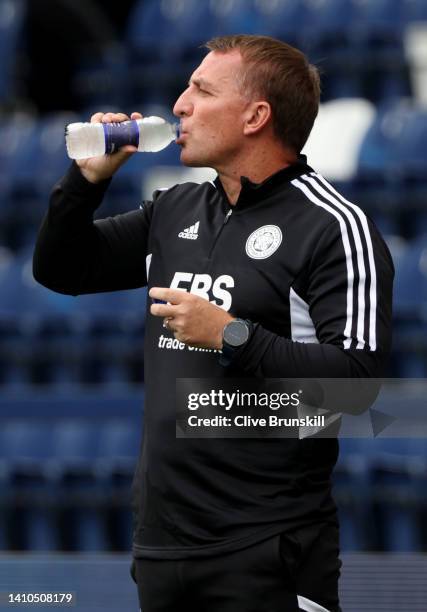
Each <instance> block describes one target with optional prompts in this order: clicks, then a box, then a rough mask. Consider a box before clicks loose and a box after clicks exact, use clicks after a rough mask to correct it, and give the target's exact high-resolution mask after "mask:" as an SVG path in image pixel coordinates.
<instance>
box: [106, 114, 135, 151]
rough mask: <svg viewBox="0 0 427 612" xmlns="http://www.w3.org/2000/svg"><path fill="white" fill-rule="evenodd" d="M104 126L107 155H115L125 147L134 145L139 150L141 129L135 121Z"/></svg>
mask: <svg viewBox="0 0 427 612" xmlns="http://www.w3.org/2000/svg"><path fill="white" fill-rule="evenodd" d="M102 125H103V127H104V137H105V152H106V153H107V155H110V154H111V153H115V152H116V151H118V150H119V149H120V148H121V147H124V146H125V145H133V146H134V147H137V148H138V145H139V129H138V123H137V122H136V121H135V120H133V121H123V123H103V124H102Z"/></svg>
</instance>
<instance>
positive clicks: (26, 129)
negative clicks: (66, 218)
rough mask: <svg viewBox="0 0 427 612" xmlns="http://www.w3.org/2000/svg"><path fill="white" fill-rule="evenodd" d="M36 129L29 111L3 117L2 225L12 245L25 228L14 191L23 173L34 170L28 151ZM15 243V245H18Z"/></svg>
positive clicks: (0, 141) (0, 149) (0, 152)
mask: <svg viewBox="0 0 427 612" xmlns="http://www.w3.org/2000/svg"><path fill="white" fill-rule="evenodd" d="M36 133H37V123H36V121H35V119H34V117H33V116H31V115H29V114H27V113H15V114H12V115H9V116H8V117H7V118H3V119H1V120H0V189H1V193H2V197H1V200H0V225H1V227H2V233H3V235H4V240H5V242H6V244H9V245H10V243H11V242H14V238H15V235H16V234H17V233H18V232H20V231H22V215H21V214H20V210H19V206H18V205H17V202H16V201H15V199H14V191H15V188H17V187H18V185H19V181H20V179H21V178H22V175H24V174H25V173H26V174H27V176H28V174H29V173H30V172H31V163H30V162H29V156H28V155H29V154H28V151H29V150H31V149H32V148H33V146H34V142H35V141H36ZM31 161H34V160H31ZM34 199H35V198H34ZM11 234H12V235H11ZM18 237H19V236H16V238H18ZM12 246H13V247H14V248H15V246H16V245H15V244H12Z"/></svg>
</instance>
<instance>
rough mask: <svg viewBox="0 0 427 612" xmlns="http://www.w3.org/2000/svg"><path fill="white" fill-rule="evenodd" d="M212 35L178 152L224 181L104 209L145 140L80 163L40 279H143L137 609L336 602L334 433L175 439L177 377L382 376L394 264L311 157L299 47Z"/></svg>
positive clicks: (308, 69)
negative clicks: (123, 209) (116, 211)
mask: <svg viewBox="0 0 427 612" xmlns="http://www.w3.org/2000/svg"><path fill="white" fill-rule="evenodd" d="M207 48H208V49H209V50H210V52H209V53H208V55H207V56H206V57H205V59H204V60H203V61H202V63H201V64H200V66H199V67H198V68H197V69H196V70H195V72H194V73H193V74H192V76H191V78H190V81H189V84H188V87H187V89H186V90H185V91H184V92H183V93H182V95H181V96H180V98H179V99H178V101H177V102H176V104H175V107H174V113H175V115H177V116H178V117H180V119H181V128H182V129H181V135H180V137H179V139H178V141H177V142H178V144H179V145H180V147H181V161H182V163H183V164H185V165H188V166H210V167H213V168H215V169H216V170H217V172H218V178H217V179H216V180H215V182H214V183H204V184H202V185H196V184H193V183H186V184H182V185H176V186H175V187H173V188H171V189H168V190H163V191H158V192H156V193H155V194H154V198H153V201H150V202H145V205H144V207H143V209H142V210H139V211H135V212H130V213H128V214H126V215H121V216H117V217H114V218H112V219H111V218H110V219H104V220H100V221H97V222H95V223H94V222H93V221H92V214H93V212H94V210H95V209H96V208H97V207H98V206H99V205H100V203H101V201H102V197H103V194H104V192H105V190H106V189H107V187H108V182H109V179H110V177H111V176H112V175H113V174H114V173H115V172H116V170H117V169H118V168H119V166H120V165H121V164H122V163H124V162H125V161H126V159H127V158H128V157H129V155H132V154H133V153H134V151H135V149H134V148H132V147H125V148H123V149H122V150H121V151H120V152H118V153H116V154H114V155H112V156H104V157H100V158H93V159H88V160H82V161H80V162H78V165H73V167H72V168H71V169H70V171H69V172H68V174H67V175H66V176H65V178H63V179H62V181H60V182H59V183H58V184H57V185H56V187H55V189H54V191H53V195H52V199H51V204H50V209H49V212H48V214H47V216H46V218H45V220H44V222H43V226H42V228H41V230H40V234H39V238H38V242H37V246H36V252H35V257H34V275H35V277H36V279H37V280H38V281H39V282H41V283H43V284H44V285H46V286H48V287H50V288H51V289H53V290H55V291H60V292H64V293H70V294H75V295H77V294H81V293H88V292H97V291H112V290H119V289H126V288H135V287H141V286H144V285H148V287H149V295H150V296H151V298H152V303H151V305H150V306H149V307H148V312H147V320H146V337H145V375H146V376H145V384H146V403H145V415H144V439H143V445H142V450H141V455H140V458H139V462H138V467H137V470H136V474H135V481H134V484H135V486H134V499H135V530H134V547H133V553H134V557H135V573H136V580H137V583H138V589H139V597H140V603H141V609H142V610H143V611H144V612H154V611H156V612H157V611H172V610H173V611H176V610H181V609H182V610H186V611H190V610H194V611H195V610H200V609H203V610H204V611H205V612H207V611H208V612H231V610H233V611H241V612H243V611H244V612H264V611H265V612H267V611H268V612H275V611H277V612H279V611H281V612H294V611H295V610H299V609H301V610H307V611H319V610H320V611H322V610H327V611H329V612H338V611H339V610H340V608H339V602H338V588H337V584H338V577H339V570H340V561H339V557H338V548H339V544H338V529H337V519H336V508H335V505H334V503H333V500H332V497H331V482H330V476H331V471H332V468H333V466H334V464H335V461H336V457H337V447H338V445H337V441H336V440H335V439H324V440H319V439H309V438H307V439H303V440H298V439H274V440H273V439H270V440H269V439H220V438H219V439H193V438H176V435H175V383H176V379H177V378H189V377H192V378H208V377H209V378H215V379H218V378H220V379H226V378H230V377H236V378H243V377H249V378H250V377H288V378H291V377H330V378H332V377H334V378H340V377H342V378H345V377H347V378H353V377H355V378H360V377H375V376H380V375H381V372H382V369H383V365H384V360H385V358H386V355H387V352H388V349H389V342H390V337H389V335H390V317H391V285H392V276H393V270H392V263H391V259H390V256H389V253H388V251H387V248H386V247H385V245H384V243H383V241H382V239H381V238H380V237H379V235H378V233H377V231H376V229H375V228H374V227H373V225H372V224H371V222H370V221H369V220H367V218H366V216H365V215H364V214H363V212H362V211H361V210H360V209H358V208H357V207H356V206H354V205H353V204H351V203H349V202H347V201H346V200H345V199H344V198H343V197H342V196H340V195H339V194H338V193H337V192H336V191H335V190H334V189H333V188H332V187H331V186H330V185H329V183H327V182H326V181H325V180H324V179H323V178H322V177H321V176H319V175H318V174H316V173H315V172H314V171H313V170H312V169H311V168H310V167H309V166H307V164H306V160H305V158H304V157H303V156H301V155H299V153H300V151H301V149H302V147H303V146H304V143H305V142H306V140H307V138H308V135H309V133H310V130H311V128H312V125H313V122H314V119H315V117H316V114H317V111H318V105H319V78H318V74H317V71H316V69H315V68H314V67H313V66H310V65H309V63H308V62H307V59H306V58H305V56H304V55H303V54H302V53H301V52H299V51H298V50H296V49H294V48H292V47H290V46H288V45H286V44H285V43H282V42H280V41H277V40H274V39H271V38H268V37H261V36H244V35H241V36H231V37H221V38H217V39H214V40H213V41H210V42H209V43H208V44H207ZM139 116H140V115H138V114H137V113H134V114H133V115H132V118H137V117H139ZM125 119H127V117H126V116H125V115H122V114H112V113H107V114H105V115H103V114H102V113H97V114H96V115H94V116H93V117H92V121H95V122H99V121H102V122H110V121H123V120H125ZM189 234H191V236H190V237H189ZM165 337H167V338H172V339H173V337H175V338H176V339H177V340H179V341H180V342H182V345H180V344H179V342H177V343H175V345H173V344H172V343H167V342H165V341H164V338H165ZM174 347H175V348H174ZM193 347H200V348H203V349H205V350H194V348H193ZM221 349H222V354H221V352H220V351H221ZM224 382H225V381H224Z"/></svg>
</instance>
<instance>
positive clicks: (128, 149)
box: [76, 113, 142, 183]
mask: <svg viewBox="0 0 427 612" xmlns="http://www.w3.org/2000/svg"><path fill="white" fill-rule="evenodd" d="M130 118H131V119H142V115H141V114H140V113H132V115H131V116H130ZM122 121H129V117H128V116H127V115H125V114H124V113H105V114H104V113H95V114H94V115H92V117H91V120H90V122H91V123H121V122H122ZM137 150H138V149H137V148H136V147H133V146H131V145H127V146H125V147H122V148H121V149H119V150H118V151H117V152H116V153H113V154H112V155H100V156H99V157H89V158H88V159H79V160H76V164H77V165H78V166H79V167H80V172H81V173H82V174H83V176H84V177H85V179H86V180H87V181H89V182H90V183H99V182H100V181H103V180H105V179H108V178H110V177H111V176H113V174H115V172H117V170H118V169H119V168H120V166H122V165H123V164H124V163H125V162H126V161H127V160H128V159H129V157H131V155H133V154H134V153H136V151H137Z"/></svg>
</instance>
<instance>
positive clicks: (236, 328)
mask: <svg viewBox="0 0 427 612" xmlns="http://www.w3.org/2000/svg"><path fill="white" fill-rule="evenodd" d="M248 338H249V328H248V325H247V323H246V322H245V321H242V320H241V319H236V320H235V321H231V322H230V323H228V325H226V327H225V329H224V341H225V342H226V343H227V344H229V345H230V346H242V344H245V342H246V340H247V339H248Z"/></svg>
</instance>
